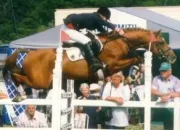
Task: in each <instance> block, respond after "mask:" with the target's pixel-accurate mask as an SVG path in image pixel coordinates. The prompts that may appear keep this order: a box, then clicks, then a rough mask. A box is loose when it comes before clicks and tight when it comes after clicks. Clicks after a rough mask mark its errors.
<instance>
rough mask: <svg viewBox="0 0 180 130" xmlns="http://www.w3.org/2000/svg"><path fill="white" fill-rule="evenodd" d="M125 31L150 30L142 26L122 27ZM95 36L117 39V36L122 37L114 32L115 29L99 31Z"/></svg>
mask: <svg viewBox="0 0 180 130" xmlns="http://www.w3.org/2000/svg"><path fill="white" fill-rule="evenodd" d="M123 30H124V32H125V33H127V32H133V31H134V32H135V31H136V32H137V31H141V32H150V30H147V29H144V28H139V27H138V28H125V29H123ZM97 36H103V37H108V38H109V39H117V38H119V37H123V36H120V35H119V33H117V32H115V31H111V32H105V33H99V34H97Z"/></svg>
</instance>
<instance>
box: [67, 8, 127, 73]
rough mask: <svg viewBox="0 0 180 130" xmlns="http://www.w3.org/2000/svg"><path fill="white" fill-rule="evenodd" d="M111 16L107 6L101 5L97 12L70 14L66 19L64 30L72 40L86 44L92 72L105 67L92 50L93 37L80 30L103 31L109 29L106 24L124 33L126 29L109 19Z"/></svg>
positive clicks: (86, 52) (86, 56) (86, 53)
mask: <svg viewBox="0 0 180 130" xmlns="http://www.w3.org/2000/svg"><path fill="white" fill-rule="evenodd" d="M110 16H111V12H110V10H109V9H108V8H107V7H100V8H99V9H98V10H97V12H94V13H82V14H70V15H68V16H67V17H66V18H65V19H64V24H65V26H64V31H65V32H66V33H67V34H68V35H69V37H70V39H71V40H73V41H76V42H78V43H80V44H82V45H83V46H84V47H83V48H84V51H85V58H86V60H87V62H88V64H89V65H90V68H91V70H92V72H94V73H95V72H97V71H98V70H99V69H102V68H103V67H102V65H101V63H100V62H99V60H98V59H97V58H96V57H95V56H94V53H93V51H92V50H91V47H90V45H91V44H90V43H92V41H91V39H90V38H88V37H87V36H85V35H84V34H83V33H81V32H79V30H80V29H84V28H85V29H88V30H95V29H97V30H98V31H99V32H101V33H102V32H106V31H107V30H105V29H104V26H105V27H108V28H110V29H112V30H114V31H116V32H118V33H119V34H120V35H123V34H124V31H123V30H122V29H120V28H118V27H116V25H114V24H112V23H110V22H108V21H107V20H108V19H109V18H110Z"/></svg>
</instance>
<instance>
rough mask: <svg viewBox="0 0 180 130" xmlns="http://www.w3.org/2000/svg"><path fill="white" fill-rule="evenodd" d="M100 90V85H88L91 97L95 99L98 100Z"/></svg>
mask: <svg viewBox="0 0 180 130" xmlns="http://www.w3.org/2000/svg"><path fill="white" fill-rule="evenodd" d="M100 90H101V86H100V85H98V84H96V83H92V84H90V92H91V95H92V96H94V97H96V99H100Z"/></svg>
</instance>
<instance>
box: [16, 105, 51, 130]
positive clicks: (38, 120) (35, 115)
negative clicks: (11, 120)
mask: <svg viewBox="0 0 180 130" xmlns="http://www.w3.org/2000/svg"><path fill="white" fill-rule="evenodd" d="M15 123H16V124H17V127H29V128H44V127H48V124H47V119H46V116H45V114H44V113H41V112H39V111H37V110H36V106H35V105H27V108H26V110H25V111H24V112H23V113H21V114H20V115H19V116H18V117H17V119H15Z"/></svg>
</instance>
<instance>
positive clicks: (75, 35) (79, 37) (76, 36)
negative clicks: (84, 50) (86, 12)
mask: <svg viewBox="0 0 180 130" xmlns="http://www.w3.org/2000/svg"><path fill="white" fill-rule="evenodd" d="M62 29H63V31H64V32H65V33H66V34H67V35H68V36H69V37H70V39H71V40H73V41H75V42H78V43H81V44H83V45H85V44H86V43H89V42H91V39H90V38H88V37H87V36H85V35H84V34H82V33H81V32H79V31H77V30H74V29H70V28H68V27H67V26H66V25H63V27H62Z"/></svg>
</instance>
